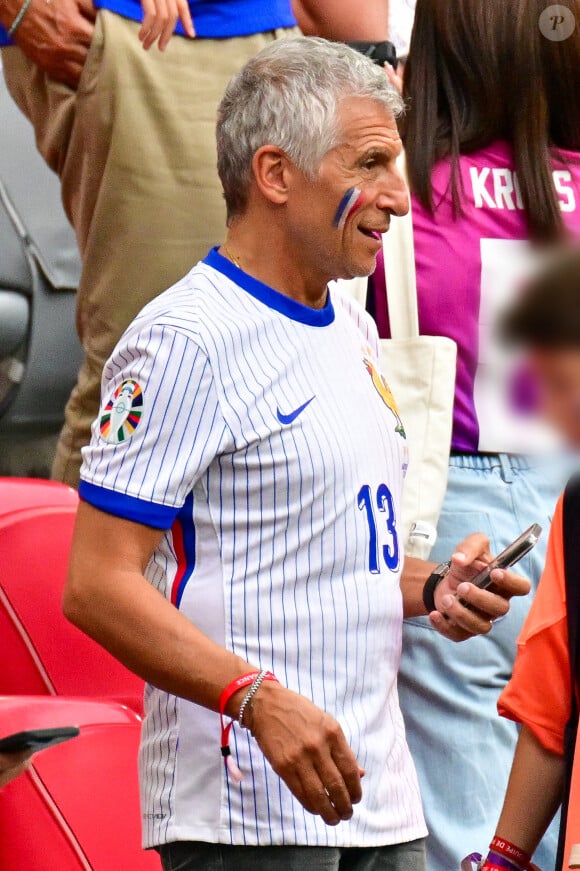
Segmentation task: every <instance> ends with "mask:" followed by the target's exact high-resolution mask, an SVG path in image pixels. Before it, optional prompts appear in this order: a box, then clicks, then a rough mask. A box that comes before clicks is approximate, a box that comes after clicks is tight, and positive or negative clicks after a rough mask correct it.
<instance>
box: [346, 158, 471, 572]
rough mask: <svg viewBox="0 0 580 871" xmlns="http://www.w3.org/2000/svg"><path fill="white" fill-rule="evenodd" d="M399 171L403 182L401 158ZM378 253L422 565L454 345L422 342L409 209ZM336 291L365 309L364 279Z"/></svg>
mask: <svg viewBox="0 0 580 871" xmlns="http://www.w3.org/2000/svg"><path fill="white" fill-rule="evenodd" d="M399 168H400V170H401V172H402V173H403V175H404V176H405V177H406V167H405V162H404V155H403V156H402V157H401V160H400V164H399ZM383 253H384V259H385V277H386V286H387V303H388V309H389V318H390V323H391V336H392V338H390V339H382V340H381V365H382V374H383V375H384V376H385V378H386V380H387V381H388V383H389V385H390V387H391V390H392V392H393V395H394V396H395V399H396V401H397V404H398V406H399V411H400V415H401V419H402V421H403V425H404V427H405V432H406V435H407V441H408V447H409V468H408V471H407V477H406V480H405V488H404V491H403V517H402V523H400V524H399V526H400V528H401V529H402V530H403V540H404V542H405V553H406V554H407V556H415V557H419V558H421V559H427V558H428V557H429V554H430V552H431V549H432V547H433V545H434V544H435V541H436V539H437V524H438V521H439V515H440V514H441V508H442V506H443V500H444V498H445V492H446V489H447V478H448V470H449V453H450V447H451V431H452V426H453V405H454V399H455V379H456V373H457V345H456V343H455V342H454V341H453V340H452V339H449V338H447V337H445V336H421V335H419V314H418V305H417V277H416V271H415V246H414V241H413V220H412V215H411V211H410V209H409V213H408V214H407V215H405V216H404V217H402V218H392V220H391V226H390V229H389V232H388V233H385V235H384V236H383ZM341 286H342V287H343V288H344V289H346V290H348V292H349V293H350V294H351V295H352V296H354V297H355V298H357V299H358V300H359V302H362V304H363V305H364V304H365V302H366V287H367V279H362V281H361V280H359V279H354V281H351V282H341Z"/></svg>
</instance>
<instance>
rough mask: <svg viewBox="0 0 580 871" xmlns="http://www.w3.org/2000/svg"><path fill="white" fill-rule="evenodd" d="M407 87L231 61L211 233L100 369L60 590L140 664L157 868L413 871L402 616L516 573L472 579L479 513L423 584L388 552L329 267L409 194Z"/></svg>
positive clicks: (366, 415)
mask: <svg viewBox="0 0 580 871" xmlns="http://www.w3.org/2000/svg"><path fill="white" fill-rule="evenodd" d="M400 109H401V102H400V99H399V97H398V96H397V95H396V94H395V93H394V91H393V90H392V89H391V88H390V86H389V85H388V83H387V80H386V78H385V76H384V74H383V73H382V72H381V71H380V70H379V69H378V68H376V67H375V66H373V64H372V63H371V62H370V61H369V60H367V59H366V58H364V57H362V56H360V55H358V54H356V53H355V52H353V51H351V50H350V49H348V48H346V47H345V46H339V45H333V44H331V43H327V42H324V41H322V40H310V39H296V40H288V41H280V42H279V43H277V44H272V46H271V47H269V48H267V49H266V50H265V51H263V52H261V53H260V54H259V55H258V56H257V57H256V58H255V59H254V60H252V61H251V62H250V63H248V64H247V66H246V67H245V68H244V69H243V70H242V72H241V73H240V74H239V75H238V76H236V78H234V80H233V81H232V82H231V83H230V85H229V87H228V89H227V91H226V94H225V96H224V99H223V101H222V104H221V107H220V111H219V118H218V127H217V139H218V160H219V172H220V176H221V179H222V183H223V188H224V192H225V198H226V204H227V209H228V232H227V236H226V240H225V242H224V243H223V244H222V245H221V247H220V248H219V249H218V248H216V249H213V250H212V251H211V252H210V254H209V255H208V257H207V258H206V259H205V260H204V261H203V262H202V263H200V264H198V265H197V266H196V267H195V268H194V269H193V270H192V271H191V272H190V273H189V275H188V276H186V278H184V279H183V280H182V281H181V282H180V283H179V284H177V285H176V286H175V287H173V288H171V289H170V290H168V291H167V292H166V293H165V294H163V295H162V296H161V297H159V298H158V299H157V300H156V301H154V302H152V303H150V304H149V305H148V306H147V307H146V308H145V309H144V310H143V311H142V313H141V315H140V316H139V317H138V318H137V319H136V320H135V321H134V323H133V324H132V325H131V327H130V328H129V329H128V331H127V332H126V333H125V335H124V337H123V339H122V340H121V342H120V344H119V345H118V347H117V349H116V350H115V352H114V354H113V356H112V357H111V359H110V361H109V363H108V364H107V367H106V369H105V373H104V378H103V405H102V411H101V414H100V417H99V419H98V420H97V421H96V422H95V425H94V427H93V438H92V442H91V445H90V447H88V448H87V449H85V451H84V465H83V471H82V484H81V488H80V496H81V500H82V501H81V504H80V507H79V512H78V520H77V528H76V533H75V539H74V544H73V549H72V556H71V565H70V572H69V579H68V582H67V588H66V593H65V600H64V608H65V612H66V614H67V615H68V616H69V618H70V619H71V620H72V621H73V622H74V623H76V624H77V625H78V626H79V627H81V628H82V629H83V630H84V631H85V632H87V633H88V634H89V635H91V636H92V637H93V638H95V639H97V640H98V641H99V642H100V643H101V644H103V645H104V646H105V647H106V648H108V649H109V650H110V651H111V652H112V653H114V654H115V655H116V656H118V658H119V659H120V660H122V661H123V662H124V663H125V664H126V665H128V666H129V667H130V668H132V669H133V670H135V671H136V672H137V673H138V674H140V675H141V676H142V677H143V678H145V680H147V682H148V685H147V689H146V693H145V710H146V717H145V722H144V726H143V737H142V746H141V756H140V767H141V785H142V804H143V820H144V845H145V847H149V848H151V847H153V848H157V849H158V850H159V852H160V854H161V859H162V863H163V867H164V868H165V869H166V871H169V869H180V871H193V869H195V871H199V869H207V871H217V869H220V871H251V869H252V871H253V869H257V868H260V869H262V871H278V869H286V871H288V869H289V871H304V869H315V871H323V869H324V871H338V869H342V871H346V869H349V871H422V869H424V852H423V838H424V836H425V834H426V831H425V824H424V821H423V816H422V811H421V802H420V798H419V792H418V788H417V782H416V777H415V773H414V770H413V765H412V762H411V759H410V755H409V751H408V749H407V745H406V742H405V734H404V726H403V722H402V718H401V713H400V710H399V704H398V699H397V689H396V679H397V668H398V664H399V656H400V645H401V626H402V616H403V613H405V614H425V613H426V612H427V610H428V611H430V612H431V615H430V616H431V620H432V623H433V625H434V626H435V627H436V628H438V629H439V630H440V631H441V632H442V633H443V634H445V635H447V636H448V637H450V638H453V639H455V640H462V639H464V638H467V637H469V636H470V635H473V634H480V633H485V632H488V631H489V628H490V620H491V619H493V618H495V617H497V616H499V615H502V614H505V613H506V612H507V610H508V603H507V600H508V599H509V597H510V596H511V595H514V594H518V595H521V594H524V593H526V592H527V590H528V585H527V582H525V581H522V580H520V579H518V578H517V577H515V576H514V575H512V574H510V573H506V572H496V573H494V580H495V583H496V587H497V589H498V590H500V591H501V594H498V593H491V592H486V591H483V590H479V589H477V588H475V587H474V586H473V585H472V584H470V583H469V578H470V577H473V573H474V572H475V570H476V567H479V566H481V562H482V561H484V562H486V561H489V560H490V559H491V557H490V554H489V553H488V543H487V541H486V540H485V538H484V537H483V536H481V535H473V536H470V537H469V538H468V539H467V540H466V541H464V542H463V543H462V544H461V545H460V546H459V548H458V552H457V553H456V554H455V555H454V558H453V563H452V565H451V567H450V570H449V571H448V573H447V575H446V577H445V578H443V575H441V576H438V575H434V576H433V577H434V578H435V580H433V579H430V581H429V583H428V584H427V585H426V584H425V581H426V578H427V577H428V576H429V573H430V571H431V569H432V567H430V566H428V565H427V564H426V563H422V562H420V561H417V560H415V561H413V560H407V561H405V562H404V564H403V554H402V552H401V545H400V541H399V535H398V527H397V518H398V512H399V504H400V498H401V488H402V483H403V474H404V469H405V465H406V442H405V432H404V428H403V425H402V424H401V421H400V419H399V416H398V413H397V409H396V406H395V404H394V401H393V398H392V396H391V393H390V391H389V389H388V386H387V384H386V382H385V380H384V378H383V377H382V375H381V373H380V369H379V364H378V341H377V333H376V329H375V327H374V325H373V324H372V322H371V321H370V319H369V318H368V317H367V315H366V314H365V313H364V311H362V309H359V308H355V307H354V306H353V304H351V303H349V302H348V301H347V300H345V299H343V298H342V297H341V296H340V294H339V293H338V292H335V291H334V290H332V291H329V289H328V284H329V282H330V281H331V280H332V279H336V278H339V277H342V278H349V277H352V276H359V275H367V274H369V273H370V272H371V271H372V270H373V268H374V265H375V258H376V255H377V252H378V251H379V249H380V247H381V233H383V232H386V230H387V229H388V226H389V221H390V218H391V215H396V214H404V212H405V211H406V209H407V191H406V189H405V185H404V183H403V180H402V178H401V177H400V175H399V173H398V171H397V168H396V163H395V159H396V157H397V155H398V153H399V151H400V141H399V136H398V133H397V127H396V122H395V114H396V113H398V112H399V111H400ZM401 591H402V595H401ZM456 593H459V596H457V595H456ZM465 602H469V603H470V606H471V608H470V609H468V608H466V607H465V606H464V604H463V603H465ZM425 603H426V604H425ZM427 606H429V607H427ZM229 718H232V719H231V720H229ZM232 725H233V726H234V728H233V729H232V728H231V726H232ZM220 750H221V752H220ZM224 763H225V764H224Z"/></svg>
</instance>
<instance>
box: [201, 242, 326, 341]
mask: <svg viewBox="0 0 580 871" xmlns="http://www.w3.org/2000/svg"><path fill="white" fill-rule="evenodd" d="M203 262H204V263H206V264H207V265H208V266H211V268H212V269H216V270H217V271H218V272H221V273H222V275H225V276H226V277H227V278H229V279H230V280H231V281H233V282H234V284H237V285H238V287H241V288H242V289H243V290H245V291H247V293H249V294H250V296H253V297H254V298H255V299H258V300H260V302H262V303H264V305H267V306H268V308H271V309H274V311H277V312H280V314H282V315H285V316H286V317H288V318H291V319H292V320H293V321H299V322H300V323H301V324H306V325H307V326H309V327H327V326H328V325H329V324H331V323H332V322H333V321H334V308H333V305H332V300H331V299H330V291H329V293H328V296H327V299H326V304H325V306H324V308H320V309H317V308H310V306H307V305H302V303H299V302H296V300H295V299H291V298H290V297H289V296H286V295H285V294H283V293H279V292H278V291H277V290H274V289H273V288H272V287H268V285H267V284H263V283H262V282H261V281H258V279H257V278H252V276H251V275H248V273H247V272H244V270H243V269H240V268H239V267H238V266H236V265H235V264H234V263H232V262H231V260H228V259H227V258H226V257H223V256H222V255H221V254H220V253H219V252H218V249H217V247H216V248H212V249H211V251H210V252H209V254H208V255H207V257H206V258H205V260H204V261H203Z"/></svg>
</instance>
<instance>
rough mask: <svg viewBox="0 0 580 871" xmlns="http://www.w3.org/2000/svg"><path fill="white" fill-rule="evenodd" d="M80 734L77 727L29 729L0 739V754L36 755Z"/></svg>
mask: <svg viewBox="0 0 580 871" xmlns="http://www.w3.org/2000/svg"><path fill="white" fill-rule="evenodd" d="M79 734H80V730H79V729H78V727H77V726H63V727H60V728H57V729H30V730H29V731H27V732H15V733H14V735H8V736H6V737H5V738H0V753H5V754H7V755H9V754H11V753H26V752H27V751H29V752H31V753H38V751H39V750H46V748H47V747H54V745H55V744H62V742H63V741H70V740H71V738H76V737H77V736H78V735H79Z"/></svg>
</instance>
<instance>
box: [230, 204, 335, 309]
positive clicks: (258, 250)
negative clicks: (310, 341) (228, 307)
mask: <svg viewBox="0 0 580 871" xmlns="http://www.w3.org/2000/svg"><path fill="white" fill-rule="evenodd" d="M220 251H221V253H222V254H223V255H224V256H225V257H227V258H228V259H229V260H231V261H233V263H235V265H236V266H239V267H240V269H243V271H244V272H247V273H248V275H251V276H252V277H253V278H257V279H258V281H261V282H263V283H264V284H267V285H268V286H269V287H271V288H273V289H274V290H277V291H278V292H279V293H283V294H284V295H285V296H288V297H290V298H291V299H294V300H296V302H299V303H301V304H302V305H307V306H309V307H310V308H316V309H320V308H324V306H325V304H326V298H327V284H328V281H329V279H328V278H325V277H324V276H322V275H321V274H320V273H316V274H315V273H314V271H309V270H308V265H307V264H305V263H304V259H303V257H300V256H299V255H298V253H297V252H294V251H293V250H292V247H291V246H290V245H289V244H288V240H287V239H284V238H283V237H282V234H280V233H279V232H278V229H277V228H276V227H269V228H265V229H264V231H263V232H257V231H256V228H255V227H254V226H252V224H251V223H250V222H249V221H248V222H246V221H245V220H244V219H243V218H239V219H238V220H237V221H236V222H235V223H234V224H233V225H232V226H231V227H230V228H229V230H228V233H227V236H226V240H225V242H224V244H223V245H222V246H221V249H220Z"/></svg>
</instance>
